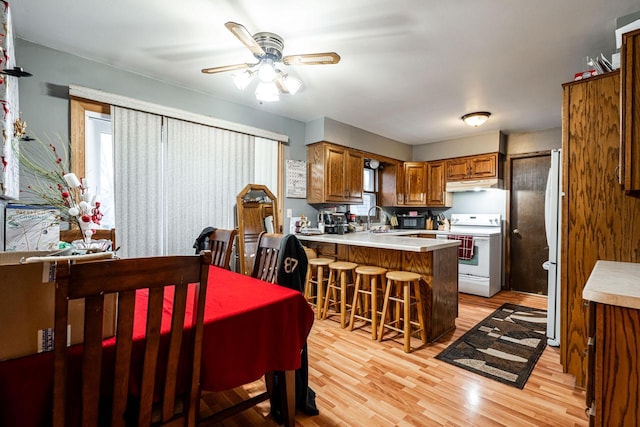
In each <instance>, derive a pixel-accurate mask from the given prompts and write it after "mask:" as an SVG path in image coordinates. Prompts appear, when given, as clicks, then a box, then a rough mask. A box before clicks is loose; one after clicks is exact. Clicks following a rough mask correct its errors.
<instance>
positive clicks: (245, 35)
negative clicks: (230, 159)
mask: <svg viewBox="0 0 640 427" xmlns="http://www.w3.org/2000/svg"><path fill="white" fill-rule="evenodd" d="M224 25H225V27H227V29H228V30H229V31H231V33H232V34H233V35H234V36H236V38H237V39H238V40H240V42H241V43H242V44H244V45H245V46H246V47H247V48H248V49H249V50H250V51H251V53H253V56H254V57H255V58H256V59H257V60H258V62H256V63H254V64H249V63H243V64H233V65H223V66H220V67H212V68H204V69H202V72H203V73H205V74H216V73H223V72H227V71H237V70H245V71H243V72H240V73H236V74H234V75H233V81H234V83H235V84H236V86H237V87H238V89H240V90H243V89H245V88H246V87H247V86H248V85H249V84H250V83H251V82H252V81H253V80H254V78H255V77H256V76H257V77H258V79H259V82H258V86H257V88H256V92H255V93H256V98H257V99H258V101H261V102H271V101H278V100H279V99H280V93H284V94H291V95H293V94H295V93H296V92H297V91H298V90H299V89H300V87H301V86H302V82H301V81H300V80H298V79H297V78H295V77H293V76H289V75H287V74H285V73H284V72H282V71H281V70H279V69H278V68H276V64H278V63H282V64H284V65H292V66H293V65H322V64H337V63H338V62H340V55H338V54H337V53H335V52H324V53H305V54H298V55H287V56H282V51H283V50H284V41H283V39H282V37H280V36H279V35H277V34H274V33H268V32H261V33H256V34H254V35H253V36H252V35H251V34H250V33H249V31H247V29H246V28H245V27H243V26H242V25H240V24H237V23H235V22H227V23H226V24H224Z"/></svg>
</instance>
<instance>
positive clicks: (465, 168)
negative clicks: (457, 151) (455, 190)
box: [447, 157, 469, 181]
mask: <svg viewBox="0 0 640 427" xmlns="http://www.w3.org/2000/svg"><path fill="white" fill-rule="evenodd" d="M468 176H469V163H468V162H467V158H466V157H459V158H457V159H449V160H447V181H460V180H463V179H467V177H468Z"/></svg>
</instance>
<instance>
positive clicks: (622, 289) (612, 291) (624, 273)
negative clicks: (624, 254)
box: [582, 261, 640, 309]
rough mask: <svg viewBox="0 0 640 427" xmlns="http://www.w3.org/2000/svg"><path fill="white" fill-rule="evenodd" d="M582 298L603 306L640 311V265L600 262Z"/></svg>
mask: <svg viewBox="0 0 640 427" xmlns="http://www.w3.org/2000/svg"><path fill="white" fill-rule="evenodd" d="M582 298H584V299H586V300H588V301H593V302H597V303H601V304H608V305H615V306H619V307H625V308H633V309H640V263H634V262H617V261H598V262H596V265H595V266H594V267H593V271H591V275H590V276H589V279H587V284H586V285H585V287H584V289H583V290H582Z"/></svg>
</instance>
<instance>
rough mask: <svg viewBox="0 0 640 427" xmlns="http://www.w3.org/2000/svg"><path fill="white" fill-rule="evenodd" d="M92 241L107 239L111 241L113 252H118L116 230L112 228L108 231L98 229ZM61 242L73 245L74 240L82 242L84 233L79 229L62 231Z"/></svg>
mask: <svg viewBox="0 0 640 427" xmlns="http://www.w3.org/2000/svg"><path fill="white" fill-rule="evenodd" d="M92 239H95V240H100V239H106V240H111V250H116V249H117V248H118V247H117V246H116V229H115V228H112V229H110V230H107V229H97V230H95V233H93V236H92ZM60 240H61V241H63V242H67V243H71V242H73V241H74V240H82V232H81V231H80V229H79V228H72V229H70V230H62V231H60Z"/></svg>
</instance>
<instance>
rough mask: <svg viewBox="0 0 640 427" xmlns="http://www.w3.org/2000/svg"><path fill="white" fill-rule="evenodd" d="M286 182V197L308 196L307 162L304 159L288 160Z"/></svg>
mask: <svg viewBox="0 0 640 427" xmlns="http://www.w3.org/2000/svg"><path fill="white" fill-rule="evenodd" d="M286 184H287V185H286V194H285V196H286V197H289V198H293V199H305V198H306V197H307V162H305V161H304V160H287V163H286Z"/></svg>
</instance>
